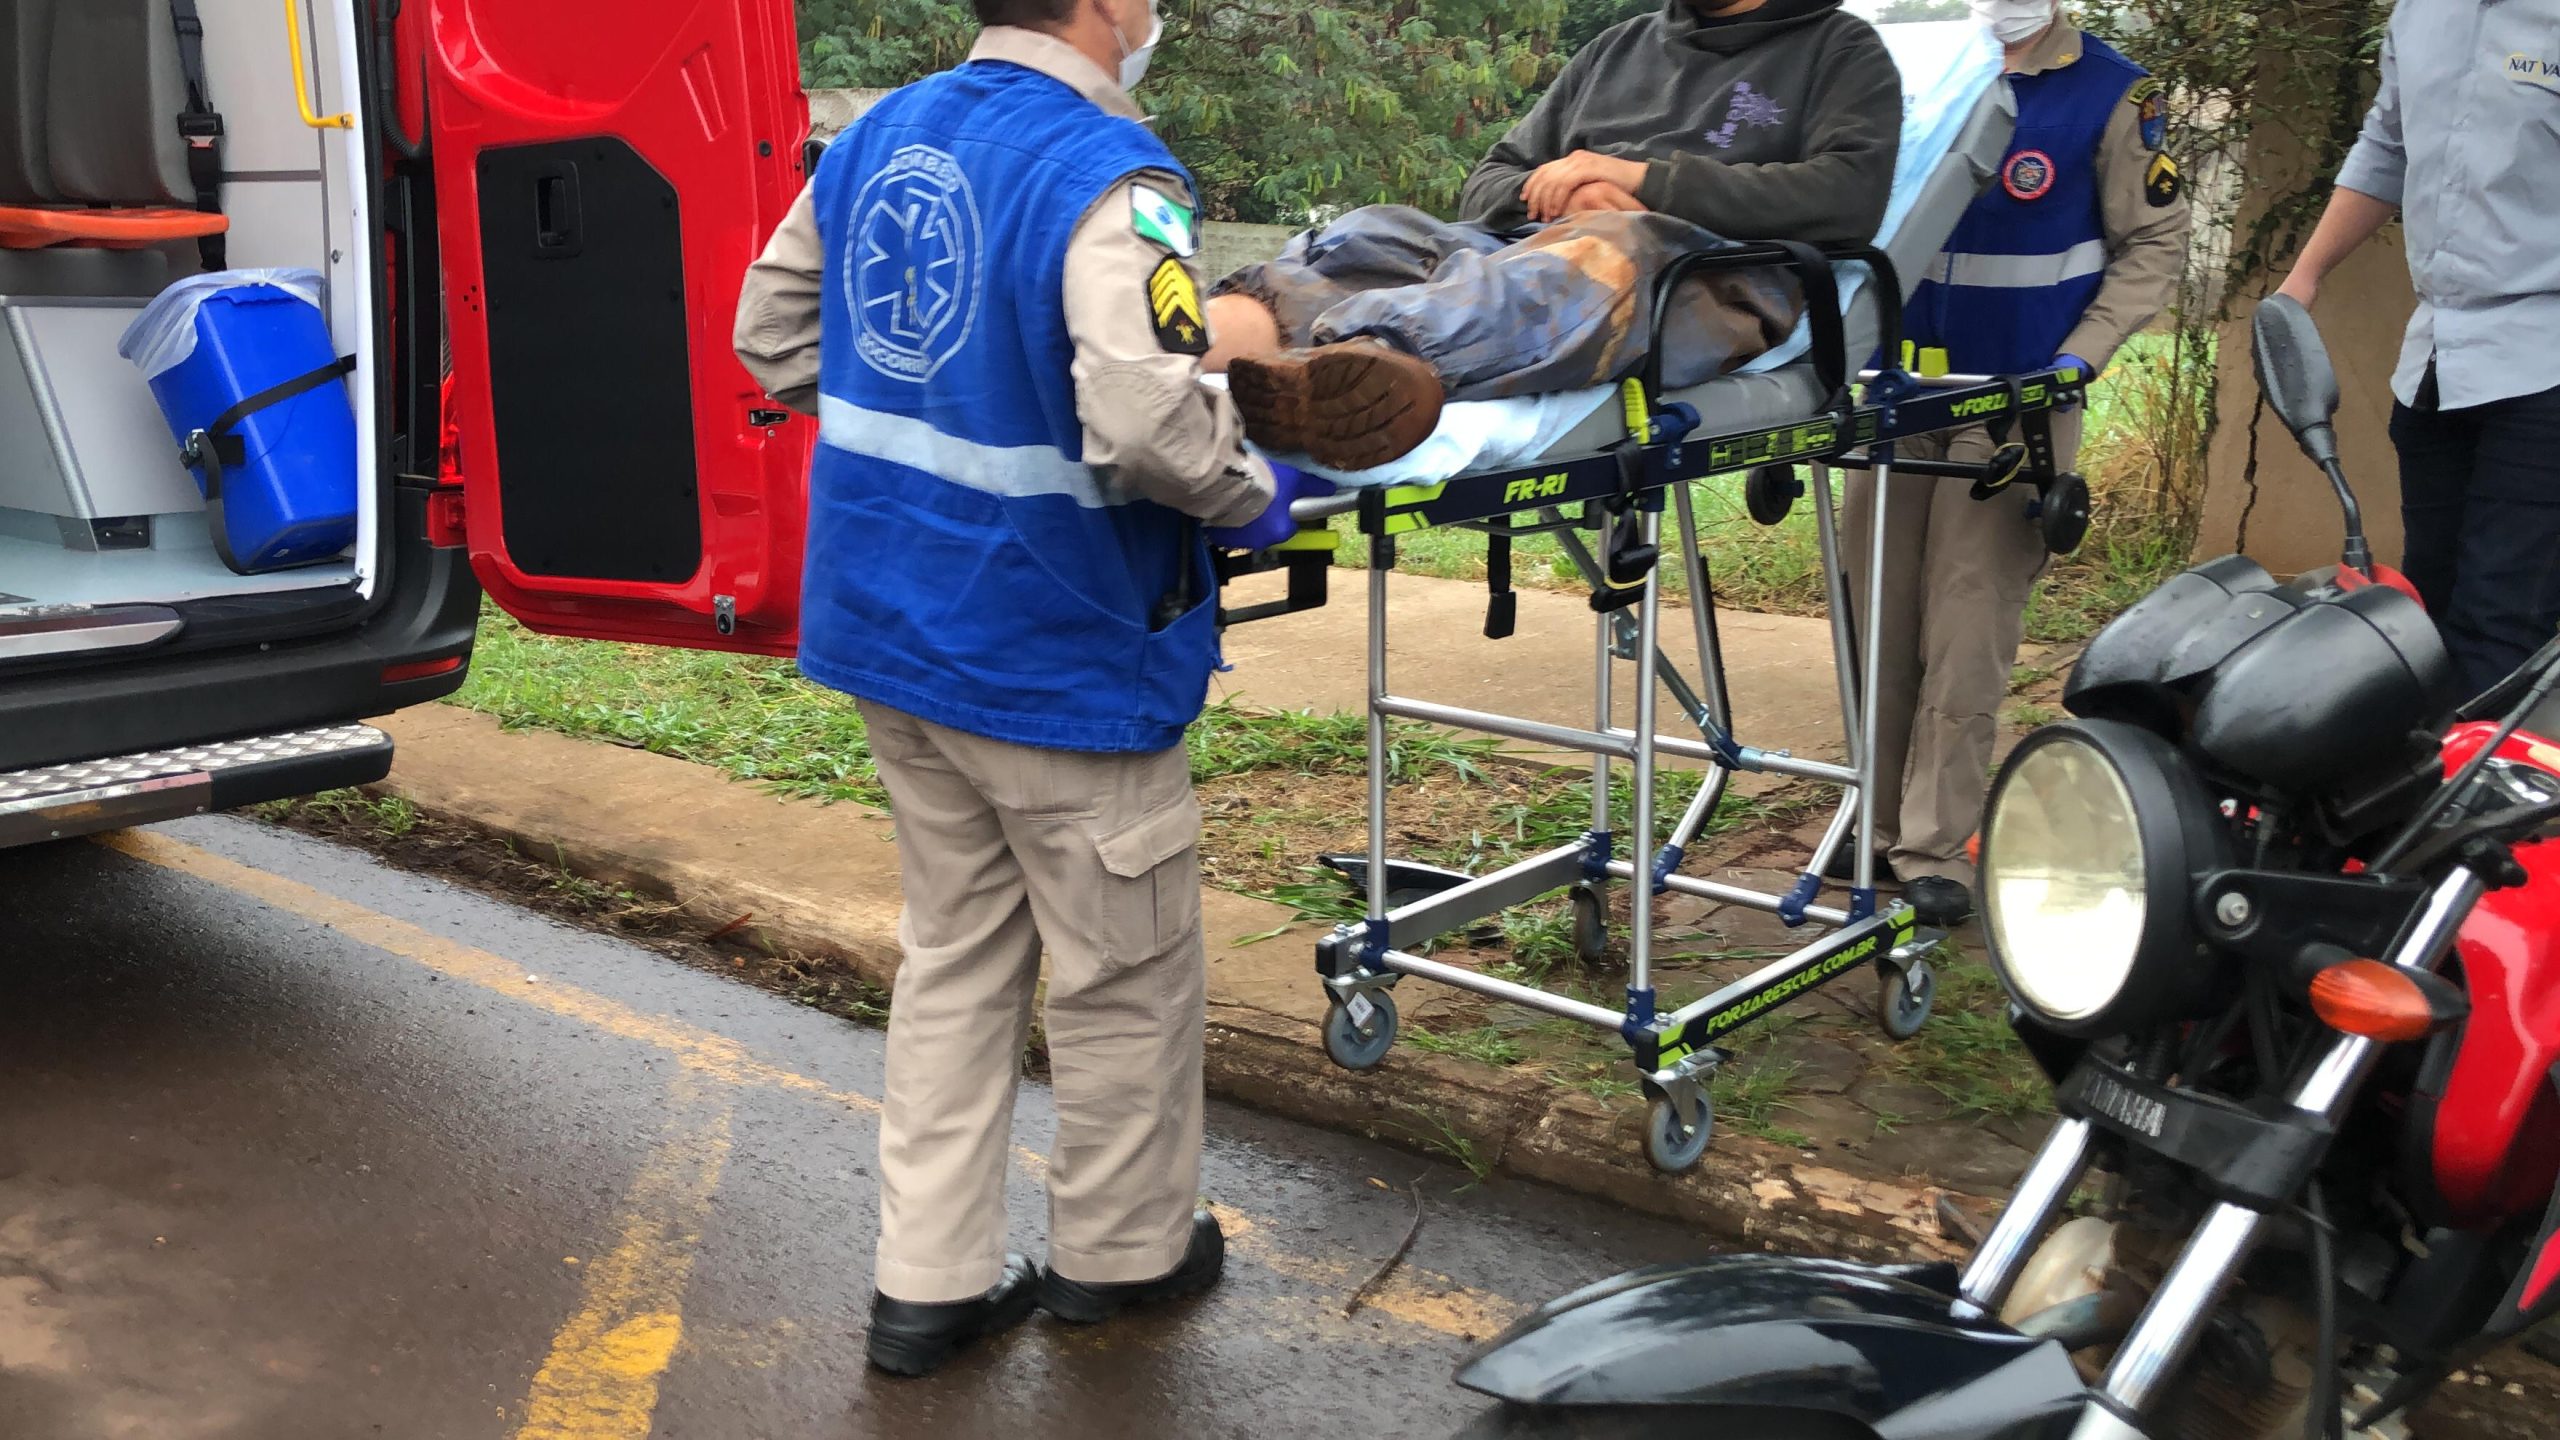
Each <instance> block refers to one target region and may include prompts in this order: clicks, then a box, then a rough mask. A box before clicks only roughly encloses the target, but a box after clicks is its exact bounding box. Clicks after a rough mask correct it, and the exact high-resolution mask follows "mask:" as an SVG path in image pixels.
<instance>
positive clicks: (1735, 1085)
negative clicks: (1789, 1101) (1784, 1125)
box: [1707, 1060, 1796, 1140]
mask: <svg viewBox="0 0 2560 1440" xmlns="http://www.w3.org/2000/svg"><path fill="white" fill-rule="evenodd" d="M1795 1078H1796V1063H1795V1062H1794V1061H1792V1060H1778V1061H1766V1062H1763V1063H1761V1064H1757V1065H1749V1066H1743V1065H1723V1066H1719V1067H1717V1070H1716V1073H1715V1078H1714V1079H1713V1080H1711V1081H1709V1082H1708V1085H1707V1094H1708V1096H1709V1097H1710V1098H1711V1099H1713V1100H1714V1101H1715V1107H1716V1117H1717V1118H1718V1119H1720V1120H1722V1121H1724V1122H1725V1123H1727V1124H1730V1125H1734V1126H1738V1127H1739V1128H1740V1129H1741V1130H1742V1131H1743V1133H1745V1134H1748V1135H1757V1136H1759V1137H1761V1138H1762V1139H1764V1140H1766V1139H1775V1138H1777V1137H1776V1135H1775V1134H1774V1133H1773V1131H1774V1127H1773V1126H1772V1125H1771V1124H1770V1121H1769V1117H1770V1116H1771V1115H1773V1114H1775V1113H1776V1112H1777V1111H1778V1110H1780V1109H1782V1108H1784V1107H1785V1105H1786V1098H1787V1093H1788V1091H1789V1089H1790V1088H1791V1087H1793V1085H1794V1084H1795ZM1789 1133H1793V1132H1789Z"/></svg>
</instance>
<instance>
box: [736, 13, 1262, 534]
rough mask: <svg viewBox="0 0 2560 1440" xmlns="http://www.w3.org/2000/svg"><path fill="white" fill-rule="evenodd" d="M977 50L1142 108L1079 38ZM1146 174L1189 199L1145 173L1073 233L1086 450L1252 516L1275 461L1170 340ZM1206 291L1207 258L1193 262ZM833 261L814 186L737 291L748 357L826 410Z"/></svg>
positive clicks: (1127, 475) (776, 387) (1127, 481)
mask: <svg viewBox="0 0 2560 1440" xmlns="http://www.w3.org/2000/svg"><path fill="white" fill-rule="evenodd" d="M969 58H970V59H971V60H973V61H977V60H994V61H1003V62H1006V63H1009V64H1014V65H1020V66H1023V67H1024V68H1026V69H1031V70H1037V71H1039V72H1040V73H1041V74H1043V75H1047V76H1049V77H1051V78H1052V79H1055V80H1058V81H1060V82H1062V83H1064V84H1066V85H1068V86H1070V87H1072V88H1073V89H1074V90H1075V92H1076V93H1077V94H1079V95H1082V96H1083V97H1084V98H1085V99H1087V100H1090V101H1092V102H1093V103H1094V104H1095V105H1096V106H1098V107H1100V108H1101V109H1102V110H1104V111H1106V112H1108V113H1110V114H1113V115H1118V116H1121V117H1123V118H1125V119H1130V120H1136V119H1141V118H1143V117H1142V116H1141V114H1140V112H1139V110H1138V107H1137V106H1136V105H1135V104H1134V103H1132V102H1131V101H1130V99H1129V96H1128V93H1127V92H1126V91H1123V90H1122V89H1121V88H1120V86H1119V84H1118V82H1117V81H1116V80H1115V79H1114V78H1113V77H1111V76H1109V75H1106V74H1104V73H1103V72H1102V71H1101V69H1100V68H1098V67H1097V66H1095V65H1094V63H1093V62H1092V61H1090V60H1088V59H1086V58H1085V57H1084V56H1083V55H1082V54H1080V53H1078V52H1077V51H1076V50H1075V49H1074V48H1073V47H1072V46H1069V45H1068V44H1067V43H1066V42H1064V41H1062V40H1059V39H1056V38H1054V37H1052V36H1048V35H1044V34H1041V33H1040V32H1038V31H1036V30H1024V29H1016V28H1012V27H1004V26H999V27H995V28H991V29H989V30H987V31H986V32H985V33H984V34H983V35H981V36H979V38H978V43H977V45H976V47H975V48H974V49H972V50H971V51H970V52H969ZM1141 183H1143V184H1147V185H1151V186H1153V187H1155V188H1156V189H1157V190H1160V191H1162V192H1164V193H1165V194H1167V195H1171V196H1173V197H1175V198H1176V199H1178V200H1180V201H1183V202H1185V203H1189V202H1191V200H1192V198H1193V197H1192V196H1191V193H1190V191H1189V190H1188V189H1187V188H1186V187H1185V186H1184V185H1183V183H1182V181H1181V180H1180V179H1179V178H1177V177H1175V176H1173V175H1170V174H1167V173H1164V172H1162V171H1146V172H1142V173H1140V174H1138V175H1134V176H1131V177H1130V178H1128V179H1126V180H1123V181H1121V182H1120V183H1119V184H1117V185H1114V186H1113V187H1112V188H1111V189H1110V190H1108V191H1105V192H1104V193H1103V196H1102V198H1101V199H1099V200H1096V201H1095V202H1094V203H1093V208H1092V209H1090V210H1088V211H1086V212H1085V217H1084V219H1083V221H1082V222H1081V223H1080V224H1078V225H1077V227H1076V230H1075V233H1074V234H1073V235H1072V236H1070V237H1069V239H1068V242H1067V261H1066V276H1065V290H1066V319H1067V336H1068V338H1069V339H1070V340H1071V341H1072V342H1073V343H1074V345H1075V361H1074V372H1073V373H1074V377H1075V387H1076V413H1077V416H1078V418H1079V419H1080V420H1081V421H1082V423H1083V428H1084V460H1085V463H1086V464H1087V465H1089V466H1091V467H1093V469H1094V470H1095V471H1096V472H1098V473H1099V474H1100V475H1102V477H1103V478H1104V480H1105V481H1106V482H1108V483H1111V484H1114V485H1116V486H1119V487H1123V488H1124V489H1125V490H1126V491H1127V492H1128V493H1131V494H1135V495H1138V496H1141V497H1143V498H1145V499H1148V500H1153V501H1155V502H1156V503H1157V504H1160V505H1166V506H1170V507H1172V508H1173V509H1176V510H1179V511H1181V512H1183V513H1184V514H1186V515H1190V516H1193V517H1196V518H1197V519H1199V520H1200V521H1202V522H1203V523H1205V524H1209V525H1242V524H1245V523H1246V522H1248V521H1251V520H1253V519H1254V518H1255V517H1257V516H1259V515H1260V514H1261V513H1262V512H1263V510H1264V509H1265V508H1266V507H1268V506H1269V505H1270V503H1271V499H1272V495H1273V493H1274V491H1273V485H1272V479H1271V471H1270V468H1269V467H1268V466H1266V465H1264V464H1263V463H1262V461H1261V460H1259V459H1257V458H1255V457H1254V456H1252V455H1250V454H1248V453H1247V452H1246V451H1245V448H1244V424H1243V422H1242V421H1241V420H1240V419H1239V418H1238V417H1237V415H1236V410H1235V406H1234V405H1233V404H1232V403H1231V402H1230V401H1229V400H1228V399H1227V396H1226V392H1224V391H1222V390H1214V389H1211V388H1209V387H1207V386H1204V385H1202V384H1201V383H1200V362H1199V358H1198V357H1197V356H1194V355H1189V354H1182V353H1178V352H1175V351H1171V350H1167V349H1166V348H1165V345H1164V342H1163V341H1162V340H1160V339H1159V338H1158V336H1157V333H1156V325H1155V320H1154V316H1153V313H1152V311H1151V309H1150V295H1149V288H1150V280H1151V278H1152V277H1153V276H1154V274H1155V272H1156V269H1157V267H1158V266H1160V265H1161V264H1163V262H1164V259H1165V256H1166V251H1165V250H1164V248H1163V247H1162V246H1159V245H1158V244H1156V243H1155V242H1154V241H1151V240H1148V239H1146V238H1144V237H1142V236H1140V235H1139V234H1138V232H1137V230H1136V229H1135V228H1134V227H1133V225H1132V223H1131V213H1132V212H1131V199H1130V194H1129V190H1130V187H1131V186H1133V185H1136V184H1141ZM1183 263H1184V265H1185V266H1186V268H1189V269H1191V270H1192V272H1193V273H1192V285H1193V288H1194V290H1195V292H1196V291H1197V289H1198V286H1199V281H1200V276H1199V274H1198V266H1197V265H1196V263H1194V262H1193V261H1192V260H1190V259H1188V258H1186V259H1185V260H1184V262H1183ZM825 269H826V257H825V255H824V253H823V251H822V249H821V247H820V243H819V238H818V217H817V211H816V209H815V206H814V204H813V203H812V201H811V200H810V192H809V191H807V190H803V191H801V192H800V198H799V200H798V201H796V202H794V203H793V205H792V207H791V211H790V213H789V214H788V215H785V216H784V217H783V220H782V227H781V228H780V229H779V230H776V231H775V232H774V235H773V240H772V242H771V243H770V244H768V245H766V246H765V250H764V254H763V255H762V256H761V257H759V258H758V259H757V260H756V262H755V263H754V264H753V265H751V266H749V267H748V269H747V283H746V289H745V291H744V292H743V293H742V294H740V296H739V297H738V323H737V331H736V333H735V335H734V336H733V337H732V343H733V344H734V345H735V346H736V348H737V352H738V358H739V359H740V360H742V361H744V362H745V363H746V367H747V370H748V371H749V373H751V374H753V375H754V376H755V377H756V380H757V382H758V383H760V384H762V385H763V386H764V387H765V391H766V393H768V394H770V395H772V396H773V398H774V399H776V400H779V401H781V402H782V403H783V404H785V405H788V406H790V407H791V408H792V409H794V410H798V411H800V412H802V413H803V414H814V413H816V411H817V396H818V335H819V328H820V327H819V319H818V317H819V309H820V305H821V302H822V298H823V297H822V294H821V291H822V289H823V283H822V282H823V276H824V273H825Z"/></svg>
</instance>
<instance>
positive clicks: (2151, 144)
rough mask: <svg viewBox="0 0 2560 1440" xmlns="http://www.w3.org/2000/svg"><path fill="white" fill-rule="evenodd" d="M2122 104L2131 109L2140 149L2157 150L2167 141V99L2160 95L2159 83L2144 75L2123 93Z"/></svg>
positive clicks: (2164, 95)
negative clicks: (2139, 140) (2138, 129)
mask: <svg viewBox="0 0 2560 1440" xmlns="http://www.w3.org/2000/svg"><path fill="white" fill-rule="evenodd" d="M2124 103H2126V104H2127V105H2130V106H2132V107H2133V113H2134V119H2135V124H2136V125H2137V126H2138V127H2139V128H2140V130H2141V132H2142V148H2143V149H2145V150H2158V149H2160V148H2162V147H2163V146H2164V145H2166V144H2167V143H2168V139H2169V97H2168V96H2167V95H2166V94H2164V93H2162V91H2161V89H2160V82H2159V81H2158V80H2155V79H2153V78H2152V77H2150V76H2148V75H2145V76H2143V77H2142V78H2141V79H2140V80H2137V81H2135V82H2134V85H2133V88H2132V89H2130V90H2127V91H2126V92H2124Z"/></svg>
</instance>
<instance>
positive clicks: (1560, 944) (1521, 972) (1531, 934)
mask: <svg viewBox="0 0 2560 1440" xmlns="http://www.w3.org/2000/svg"><path fill="white" fill-rule="evenodd" d="M1502 943H1503V944H1505V945H1507V946H1509V947H1510V948H1511V962H1512V969H1513V974H1512V975H1510V976H1508V977H1506V978H1510V979H1514V980H1517V981H1518V982H1519V983H1521V984H1523V985H1535V984H1537V983H1538V982H1539V981H1541V980H1544V979H1546V978H1547V975H1548V973H1549V972H1551V971H1553V970H1554V969H1555V968H1556V967H1557V966H1559V965H1571V964H1572V963H1574V960H1575V956H1574V952H1573V912H1572V911H1570V910H1566V909H1562V908H1558V907H1554V906H1546V907H1539V908H1535V909H1532V908H1522V909H1517V910H1512V911H1508V912H1506V913H1505V914H1504V915H1503V917H1502Z"/></svg>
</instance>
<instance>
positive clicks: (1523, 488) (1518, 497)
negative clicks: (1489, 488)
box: [1502, 471, 1565, 505]
mask: <svg viewBox="0 0 2560 1440" xmlns="http://www.w3.org/2000/svg"><path fill="white" fill-rule="evenodd" d="M1564 482H1565V476H1564V472H1562V471H1558V472H1557V473H1555V474H1553V475H1532V476H1529V477H1528V478H1527V479H1523V480H1514V481H1512V482H1511V483H1510V484H1508V485H1505V486H1503V487H1502V503H1503V504H1505V505H1516V504H1518V503H1520V502H1521V501H1523V500H1547V499H1552V498H1554V497H1555V496H1558V495H1561V494H1563V493H1564Z"/></svg>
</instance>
